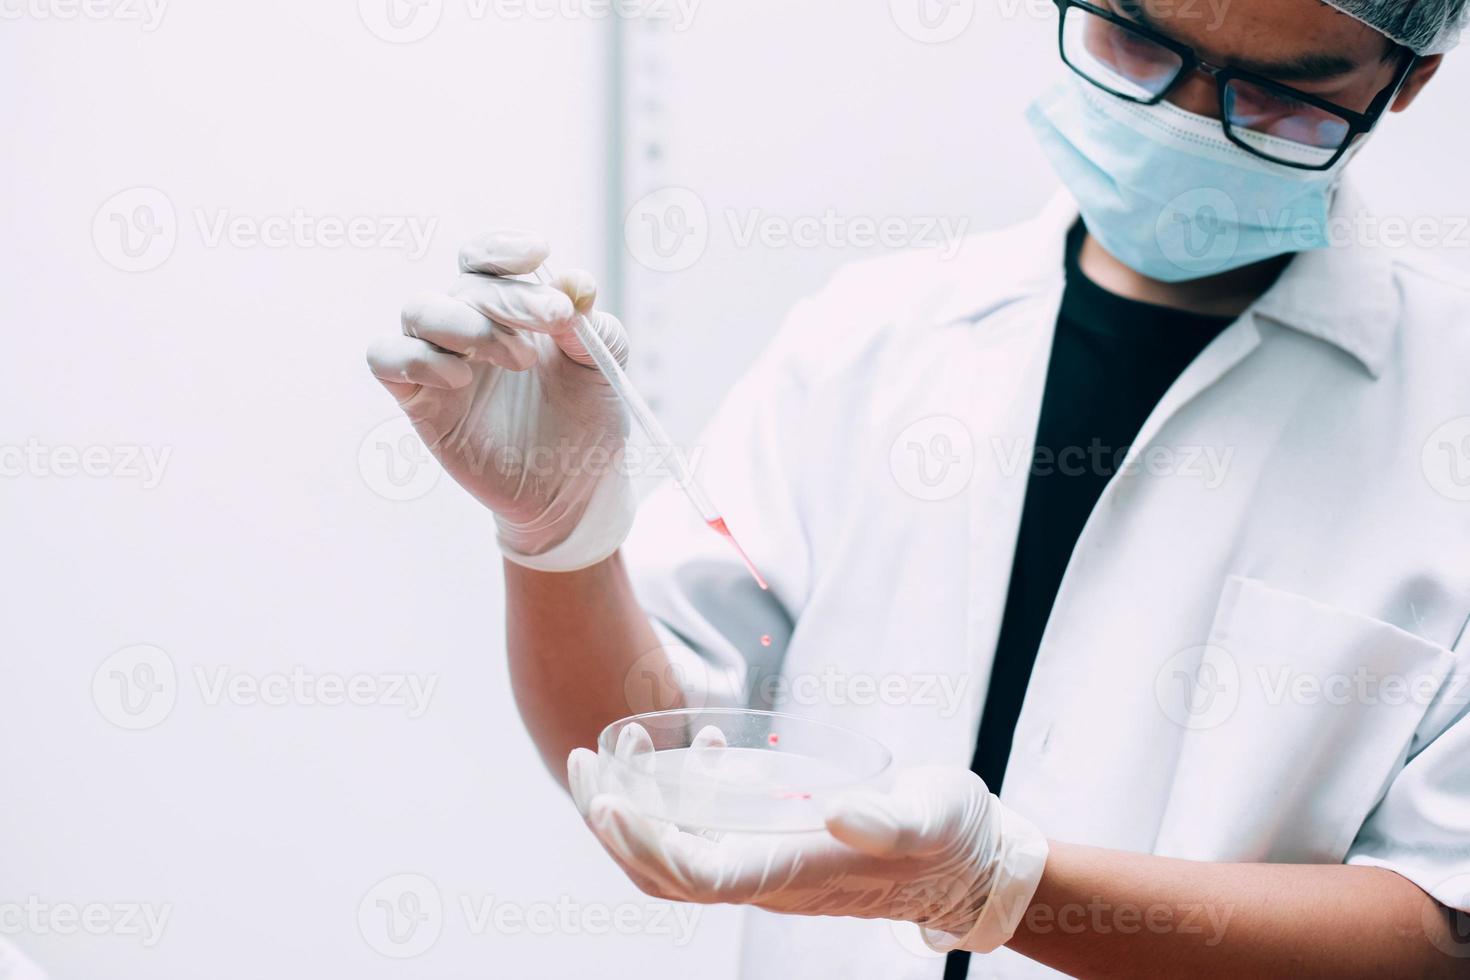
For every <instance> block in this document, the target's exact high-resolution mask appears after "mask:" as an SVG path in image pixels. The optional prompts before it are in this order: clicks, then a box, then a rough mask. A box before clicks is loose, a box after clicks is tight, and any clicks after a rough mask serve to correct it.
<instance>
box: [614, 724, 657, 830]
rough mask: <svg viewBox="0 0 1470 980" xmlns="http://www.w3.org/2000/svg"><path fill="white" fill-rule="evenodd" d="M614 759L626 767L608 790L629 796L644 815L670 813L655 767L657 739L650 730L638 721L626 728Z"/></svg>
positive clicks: (621, 732)
mask: <svg viewBox="0 0 1470 980" xmlns="http://www.w3.org/2000/svg"><path fill="white" fill-rule="evenodd" d="M613 757H614V758H615V759H616V760H617V761H618V762H619V763H621V764H622V768H621V769H620V770H614V771H615V773H616V777H617V778H614V779H613V780H611V781H610V783H611V785H610V786H609V787H607V788H610V789H617V790H621V791H622V792H624V793H626V794H627V795H628V797H629V798H630V799H631V800H632V802H633V804H634V805H635V806H636V807H637V808H638V809H639V810H640V811H642V812H643V813H647V814H653V815H663V814H666V813H668V809H667V807H666V805H665V800H664V795H663V790H662V788H661V787H660V786H659V782H658V775H657V770H656V768H655V766H656V763H655V760H654V747H653V738H652V736H650V735H649V734H648V729H646V728H644V727H643V726H642V725H640V724H638V723H637V722H636V721H635V722H631V723H630V724H628V725H625V726H624V727H623V730H622V731H620V732H618V741H617V744H616V745H615V746H614V748H613Z"/></svg>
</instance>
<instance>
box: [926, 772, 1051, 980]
mask: <svg viewBox="0 0 1470 980" xmlns="http://www.w3.org/2000/svg"><path fill="white" fill-rule="evenodd" d="M990 806H991V807H992V808H993V811H994V812H993V814H992V815H991V816H990V818H989V819H988V820H987V821H986V830H987V835H988V838H989V839H988V840H987V841H986V842H983V843H982V844H981V845H980V846H979V847H978V848H977V849H978V850H979V852H980V854H982V855H986V856H987V857H988V860H984V861H983V862H982V863H983V864H984V865H985V866H984V867H983V869H981V871H980V876H979V880H980V881H981V882H982V885H981V888H980V889H979V891H980V896H979V900H978V901H977V902H975V903H974V904H972V905H971V909H972V911H971V913H970V914H969V915H967V916H965V917H963V918H962V920H961V921H959V922H946V923H943V926H944V927H943V928H940V927H937V926H935V925H926V926H923V927H922V929H921V933H922V935H923V937H924V942H925V943H927V944H928V945H929V947H930V948H931V949H933V950H935V951H936V952H942V953H947V952H949V951H950V950H954V949H966V950H969V951H971V952H974V953H990V952H993V951H995V950H996V949H999V948H1000V947H1001V946H1004V945H1005V944H1006V943H1007V942H1009V941H1010V939H1011V937H1012V936H1014V935H1015V932H1016V928H1017V927H1018V926H1019V925H1020V924H1021V920H1022V918H1023V917H1024V916H1025V914H1026V910H1027V909H1028V908H1029V907H1030V906H1031V901H1032V899H1033V898H1034V897H1035V895H1036V889H1037V887H1038V886H1039V885H1040V884H1041V877H1042V874H1043V872H1044V871H1045V869H1046V861H1047V857H1048V855H1049V854H1050V847H1049V845H1048V844H1047V840H1046V837H1045V836H1043V835H1042V833H1041V831H1040V830H1038V829H1037V828H1036V826H1035V825H1034V824H1032V823H1031V821H1029V820H1027V819H1026V818H1025V817H1023V816H1021V815H1020V814H1019V813H1016V812H1015V811H1014V810H1011V809H1010V808H1008V807H1006V806H1005V805H1004V804H1002V803H1001V802H1000V799H999V798H998V797H996V796H994V795H993V794H992V795H991V797H990Z"/></svg>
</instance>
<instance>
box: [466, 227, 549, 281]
mask: <svg viewBox="0 0 1470 980" xmlns="http://www.w3.org/2000/svg"><path fill="white" fill-rule="evenodd" d="M550 254H551V246H549V245H547V244H546V242H545V241H543V240H542V239H540V238H538V237H536V236H535V235H532V234H529V233H527V232H524V231H517V230H516V229H514V228H497V229H495V230H494V231H487V232H485V233H483V234H480V235H476V236H475V237H474V238H471V239H470V240H469V241H467V242H465V243H464V244H463V245H461V246H460V247H459V271H460V272H476V273H479V274H480V275H484V276H524V275H528V274H530V273H532V272H535V271H536V270H537V269H538V268H540V267H541V263H542V262H545V261H546V257H547V256H548V255H550Z"/></svg>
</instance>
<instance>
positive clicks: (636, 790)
mask: <svg viewBox="0 0 1470 980" xmlns="http://www.w3.org/2000/svg"><path fill="white" fill-rule="evenodd" d="M635 724H636V725H640V726H642V728H643V729H644V730H645V731H646V732H647V733H648V736H649V739H650V741H651V742H652V751H649V750H648V746H647V743H643V742H641V740H638V741H639V744H642V745H643V751H641V752H636V753H633V754H631V755H627V756H625V757H621V758H620V757H619V756H618V755H617V751H616V750H617V746H618V741H619V739H620V738H621V737H623V732H624V730H625V729H627V728H629V727H630V726H632V725H635ZM710 725H713V726H715V727H717V728H719V729H720V731H721V732H723V733H724V735H725V742H726V745H725V747H723V748H710V747H696V746H693V745H692V743H693V742H694V739H695V736H697V735H698V734H699V733H700V732H701V731H703V730H704V729H705V728H706V727H708V726H710ZM597 752H598V755H599V756H600V757H601V760H602V764H603V766H604V772H605V773H606V774H607V775H608V777H609V778H610V779H611V780H612V781H613V782H614V784H616V785H617V786H619V787H620V788H621V789H622V790H623V791H624V792H625V793H627V795H628V796H629V798H630V799H632V801H633V804H634V806H636V807H637V808H638V810H639V811H640V812H642V813H643V814H645V815H646V816H650V817H654V818H656V819H660V820H668V821H670V822H672V823H675V824H677V825H679V826H680V827H684V828H687V829H690V830H713V831H745V832H755V833H798V832H805V831H813V830H821V829H822V828H823V826H824V821H823V818H822V814H823V807H824V805H825V803H826V801H827V800H828V799H830V798H831V797H832V796H834V795H836V794H838V793H843V792H847V791H849V790H853V789H858V788H861V787H864V786H869V785H872V784H875V783H877V781H878V780H879V779H880V778H881V777H882V776H883V775H884V774H885V773H886V772H887V770H888V767H889V765H890V764H891V763H892V761H893V755H892V753H890V752H889V751H888V749H887V747H886V746H884V745H883V743H881V742H879V741H878V740H877V739H874V738H871V737H869V736H867V735H863V734H861V733H860V732H855V731H852V730H851V729H847V728H843V727H841V726H839V725H832V724H829V723H827V722H821V721H814V720H812V719H809V718H802V717H799V716H797V715H788V714H781V713H779V712H774V711H756V710H754V709H746V708H704V709H695V708H685V709H679V710H674V711H654V712H649V713H647V714H641V715H633V716H632V717H629V718H623V719H621V720H619V721H615V722H613V723H612V724H611V725H608V726H607V727H606V728H604V729H603V730H602V734H601V735H600V736H599V737H598V739H597Z"/></svg>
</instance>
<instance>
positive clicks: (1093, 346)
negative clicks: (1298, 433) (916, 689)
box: [944, 222, 1231, 980]
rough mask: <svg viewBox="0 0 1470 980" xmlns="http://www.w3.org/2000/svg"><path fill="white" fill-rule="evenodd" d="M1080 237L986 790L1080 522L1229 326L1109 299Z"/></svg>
mask: <svg viewBox="0 0 1470 980" xmlns="http://www.w3.org/2000/svg"><path fill="white" fill-rule="evenodd" d="M1085 235H1086V231H1085V229H1084V228H1083V226H1082V224H1081V223H1080V222H1079V223H1078V224H1077V225H1076V226H1075V227H1074V228H1073V229H1072V231H1071V233H1070V234H1069V235H1068V236H1067V286H1066V291H1065V293H1064V295H1063V297H1062V309H1061V313H1060V314H1059V316H1058V318H1057V329H1056V337H1055V339H1054V340H1053V342H1052V354H1051V364H1050V366H1049V367H1048V369H1047V375H1046V390H1045V394H1044V395H1043V397H1042V402H1041V419H1040V423H1039V426H1038V429H1037V434H1036V450H1035V454H1034V455H1033V457H1032V466H1031V472H1030V474H1029V477H1028V480H1027V483H1026V501H1025V506H1024V508H1023V510H1022V514H1021V529H1020V535H1019V537H1018V539H1017V541H1016V554H1015V558H1014V560H1013V563H1012V566H1011V584H1010V589H1009V591H1008V592H1007V594H1006V607H1005V616H1004V618H1003V619H1002V620H1001V628H1000V639H999V641H998V642H997V644H996V649H995V665H994V667H993V669H992V673H991V678H990V688H989V692H988V693H987V695H986V698H985V710H984V713H983V715H982V716H981V719H980V734H979V738H978V739H977V741H976V745H975V757H974V762H973V763H972V764H971V767H970V768H972V769H973V770H974V771H975V772H976V773H978V774H979V775H980V778H982V779H984V780H985V784H986V785H987V786H988V787H990V790H991V792H993V793H999V792H1000V788H1001V784H1002V782H1003V780H1004V778H1005V771H1006V760H1007V759H1008V757H1009V756H1010V753H1011V737H1012V735H1013V734H1014V731H1015V727H1016V719H1017V718H1018V717H1019V716H1020V714H1021V701H1022V699H1023V698H1024V697H1025V696H1026V685H1027V684H1028V682H1029V681H1030V679H1031V668H1032V666H1033V665H1034V664H1035V662H1036V652H1037V648H1038V647H1039V646H1040V644H1041V634H1042V631H1043V630H1045V629H1046V622H1047V619H1048V618H1049V617H1050V615H1051V608H1052V603H1053V602H1054V600H1055V599H1056V595H1057V589H1058V588H1060V587H1061V584H1062V574H1063V573H1064V572H1065V571H1066V570H1067V562H1068V561H1069V560H1070V559H1071V557H1072V550H1073V548H1074V547H1075V546H1076V544H1077V539H1078V537H1080V536H1081V534H1082V527H1083V525H1084V524H1086V523H1087V519H1088V517H1089V516H1090V515H1091V514H1092V509H1093V507H1094V506H1095V505H1096V504H1097V501H1098V498H1099V497H1100V496H1102V492H1103V489H1104V488H1105V487H1106V486H1107V484H1108V481H1109V480H1110V479H1111V478H1112V476H1113V474H1114V473H1115V472H1116V471H1117V470H1118V468H1119V467H1120V466H1121V464H1122V461H1123V456H1124V454H1125V453H1126V452H1127V451H1128V448H1129V447H1130V446H1131V445H1132V444H1133V440H1134V438H1135V437H1137V435H1138V432H1139V430H1140V429H1142V428H1143V423H1144V422H1145V421H1146V420H1147V419H1148V416H1149V414H1150V413H1151V412H1152V411H1153V409H1154V407H1155V406H1156V405H1157V404H1158V403H1159V400H1160V399H1161V398H1162V397H1163V396H1164V393H1165V392H1166V391H1168V389H1169V387H1170V386H1171V385H1172V384H1173V383H1174V382H1175V380H1177V379H1178V377H1179V375H1180V374H1182V373H1183V372H1184V369H1185V368H1186V367H1188V366H1189V364H1190V362H1191V361H1193V360H1194V359H1195V358H1196V357H1198V356H1199V354H1200V352H1201V351H1203V350H1204V349H1205V347H1207V346H1208V345H1209V343H1210V341H1212V340H1214V339H1215V337H1217V336H1218V335H1219V334H1220V332H1221V331H1222V330H1224V329H1225V327H1227V326H1229V325H1230V322H1231V321H1230V319H1229V318H1224V317H1212V316H1200V315H1198V314H1192V313H1184V312H1181V311H1179V310H1173V309H1169V308H1167V307H1162V306H1153V305H1150V304H1148V303H1140V302H1137V301H1135V300H1129V299H1124V298H1123V297H1121V296H1117V295H1114V294H1113V293H1110V292H1108V291H1107V290H1105V289H1103V288H1102V287H1101V286H1098V285H1097V284H1096V283H1094V282H1092V281H1091V280H1089V279H1088V278H1087V277H1086V276H1085V275H1083V274H1082V270H1081V268H1080V266H1079V264H1078V255H1079V253H1080V252H1081V250H1082V243H1083V240H1084V238H1085ZM968 959H969V954H967V953H966V954H960V953H951V954H950V962H949V963H948V964H946V968H945V973H944V975H945V978H946V980H957V978H961V977H963V976H964V975H965V973H964V971H965V969H966V968H967V964H968Z"/></svg>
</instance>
